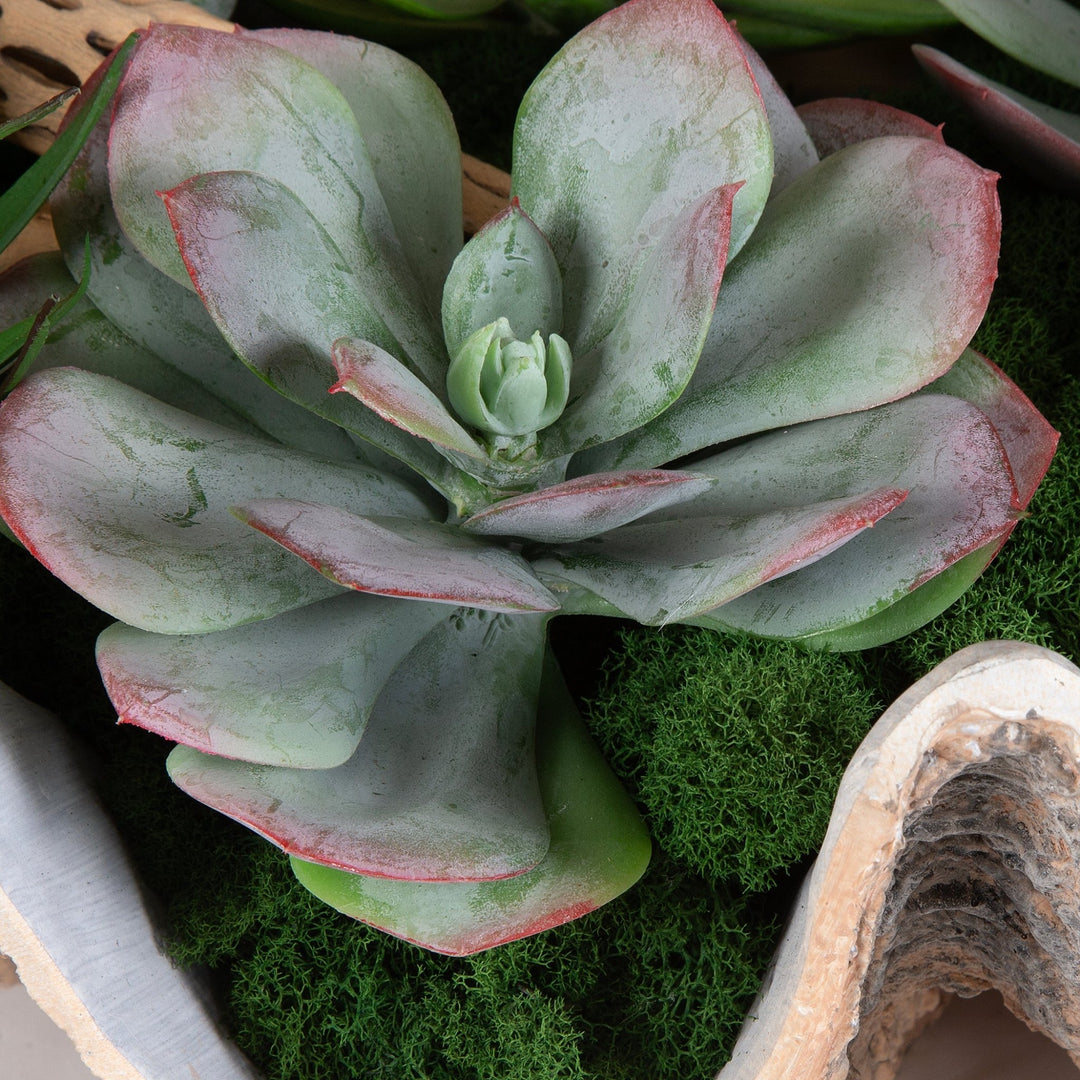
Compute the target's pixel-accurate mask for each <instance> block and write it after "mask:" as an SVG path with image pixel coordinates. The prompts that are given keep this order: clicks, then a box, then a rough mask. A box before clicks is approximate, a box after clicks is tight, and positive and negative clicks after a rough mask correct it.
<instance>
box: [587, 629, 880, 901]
mask: <svg viewBox="0 0 1080 1080" xmlns="http://www.w3.org/2000/svg"><path fill="white" fill-rule="evenodd" d="M607 671H608V678H607V683H606V685H605V687H604V689H603V692H602V693H601V694H600V695H599V696H598V698H597V699H596V701H595V702H594V704H593V707H592V710H591V716H592V721H593V724H594V727H595V730H596V732H597V734H598V737H599V738H600V741H601V744H602V746H603V748H604V750H605V753H606V755H607V757H608V759H609V761H611V762H612V763H613V766H614V768H615V769H616V770H617V771H618V772H619V773H620V774H621V775H623V776H625V777H627V778H628V780H629V782H630V783H631V784H632V786H633V788H634V789H636V793H637V796H638V798H639V799H640V801H641V803H642V804H643V806H644V809H645V815H646V821H647V823H648V825H649V830H650V832H651V833H652V835H653V837H654V838H655V839H656V841H657V842H658V843H659V844H660V846H661V847H662V848H663V849H664V850H665V851H667V852H668V853H669V854H670V855H672V856H673V857H674V858H676V859H678V860H680V861H681V862H683V863H685V865H687V866H689V867H691V868H692V869H693V870H695V871H696V872H698V873H700V874H702V875H704V876H705V877H707V878H710V879H713V880H719V881H727V880H734V881H737V882H738V884H739V886H741V887H742V888H743V889H746V890H751V891H759V890H762V889H766V888H769V887H770V886H771V885H773V884H775V882H776V880H777V877H778V875H781V876H782V873H783V871H784V870H785V869H786V868H788V867H790V866H791V865H792V864H794V863H797V862H798V861H799V860H800V859H802V858H804V857H805V856H806V855H808V854H809V853H810V852H811V851H813V850H814V849H815V848H816V847H817V846H818V845H819V844H820V843H821V840H822V838H823V837H824V835H825V828H826V826H827V824H828V820H829V813H830V812H831V809H832V801H833V798H834V797H835V794H836V788H837V785H838V784H839V782H840V776H841V775H842V773H843V771H844V768H845V767H846V765H847V762H848V760H849V759H850V757H851V755H852V753H853V752H854V751H855V748H856V747H857V746H858V745H859V743H860V742H861V741H862V738H863V736H864V735H865V734H866V732H867V731H868V730H869V727H870V724H871V723H872V722H873V720H874V718H875V717H876V716H877V715H878V713H880V712H881V709H882V707H883V705H884V702H883V700H882V699H881V697H880V696H879V694H878V693H877V692H876V691H875V690H874V688H873V685H872V682H871V681H870V680H868V679H867V677H866V671H865V663H864V661H863V660H862V659H861V658H860V657H858V656H854V657H852V656H847V655H837V654H830V653H816V652H806V651H803V650H800V649H798V648H796V647H794V646H792V645H788V644H784V643H776V642H768V641H756V640H752V639H745V638H732V637H724V636H721V635H719V634H716V633H713V632H711V631H708V630H697V629H692V628H688V627H679V628H671V629H669V630H667V631H654V630H649V629H647V628H643V627H637V628H634V629H628V630H626V631H625V632H624V633H623V635H622V639H621V648H620V649H619V650H618V651H617V652H616V653H615V654H614V655H613V656H612V658H611V660H610V662H609V665H608V669H607Z"/></svg>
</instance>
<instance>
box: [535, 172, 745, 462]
mask: <svg viewBox="0 0 1080 1080" xmlns="http://www.w3.org/2000/svg"><path fill="white" fill-rule="evenodd" d="M737 190H738V186H737V185H734V184H731V185H727V186H726V187H721V188H716V189H715V190H713V191H710V192H708V193H707V194H705V195H703V196H702V197H701V198H700V199H698V200H697V201H696V202H694V203H692V204H690V206H688V207H686V208H685V209H683V210H682V211H681V212H680V213H679V214H678V215H677V216H676V217H675V218H674V219H673V220H671V221H669V222H668V223H667V226H666V228H665V230H664V235H663V236H662V237H661V238H660V239H659V240H658V241H657V242H656V244H654V245H653V246H652V247H651V248H650V250H649V251H648V253H647V255H646V257H645V259H644V262H643V265H642V267H641V270H640V272H639V273H638V275H637V278H636V280H635V281H634V284H633V288H632V291H631V293H630V296H629V299H628V302H627V304H626V306H625V307H624V309H623V310H622V312H621V313H620V315H619V317H618V319H617V320H616V322H615V325H614V327H613V328H612V330H611V333H610V334H608V335H607V336H606V337H605V338H604V339H603V340H602V341H601V342H600V343H599V344H597V345H596V347H595V348H593V349H592V350H591V351H590V352H588V353H586V354H585V355H583V356H582V355H578V354H575V356H574V366H573V370H572V373H571V383H570V401H569V403H568V404H567V407H566V410H565V411H564V412H563V414H562V416H561V417H560V418H559V419H558V420H556V421H555V423H554V424H552V425H551V427H550V428H547V429H546V430H545V431H543V432H542V433H541V434H540V437H539V445H540V447H541V448H542V452H543V453H544V455H545V456H547V457H558V456H560V455H562V454H569V453H573V452H575V451H577V450H580V449H581V448H582V447H586V446H591V445H594V444H596V443H600V442H606V441H607V440H609V439H614V438H616V437H618V436H619V435H622V434H623V433H624V432H627V431H632V430H634V429H635V428H638V427H640V426H641V425H643V424H645V423H647V422H648V421H649V420H650V419H652V418H653V417H654V416H656V415H657V414H658V413H662V412H663V411H664V410H665V409H667V408H668V407H669V406H670V405H671V403H672V402H674V401H675V400H676V399H677V398H678V396H679V395H680V394H681V393H682V392H683V389H684V388H685V386H686V384H687V382H688V381H689V379H690V377H691V375H692V374H693V372H694V368H695V366H696V364H697V362H698V356H699V354H700V353H701V348H702V344H703V343H704V341H705V336H706V334H707V333H708V330H709V324H710V321H711V319H712V317H713V309H714V307H715V305H716V296H717V292H718V291H719V289H720V279H721V278H722V277H723V275H724V265H725V259H726V255H727V251H728V244H729V240H730V229H731V212H732V200H733V198H738V195H737Z"/></svg>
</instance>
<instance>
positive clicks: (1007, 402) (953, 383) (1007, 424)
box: [926, 349, 1058, 509]
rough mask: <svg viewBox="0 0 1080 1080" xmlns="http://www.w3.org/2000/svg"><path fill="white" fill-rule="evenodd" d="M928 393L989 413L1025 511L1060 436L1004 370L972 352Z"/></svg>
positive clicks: (933, 384) (1020, 502)
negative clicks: (957, 399) (946, 395)
mask: <svg viewBox="0 0 1080 1080" xmlns="http://www.w3.org/2000/svg"><path fill="white" fill-rule="evenodd" d="M926 389H927V391H928V392H930V393H940V394H952V395H954V396H955V397H959V398H963V399H964V400H965V401H970V402H972V404H974V405H978V406H979V408H980V409H982V411H983V412H984V413H986V415H987V416H988V417H989V418H990V422H991V423H992V424H993V425H994V430H995V431H997V433H998V436H999V437H1000V439H1001V441H1002V443H1003V444H1004V446H1005V453H1006V454H1007V456H1008V458H1009V467H1010V468H1011V469H1012V474H1013V479H1014V480H1015V481H1016V490H1017V500H1018V502H1019V505H1020V507H1021V509H1023V508H1026V507H1027V504H1028V503H1029V502H1030V501H1031V497H1032V496H1033V495H1034V494H1035V489H1036V488H1037V487H1038V486H1039V484H1040V483H1042V478H1043V477H1044V476H1045V475H1046V470H1047V469H1048V468H1049V467H1050V462H1051V460H1052V459H1053V457H1054V451H1055V449H1056V448H1057V443H1058V433H1057V432H1056V431H1055V430H1054V429H1053V428H1052V427H1051V426H1050V424H1049V423H1048V422H1047V420H1046V417H1044V416H1043V414H1042V413H1041V412H1039V410H1038V409H1036V408H1035V406H1034V405H1032V403H1031V401H1030V399H1029V398H1028V397H1027V395H1026V394H1025V393H1024V392H1023V391H1022V390H1021V389H1020V387H1018V386H1017V385H1016V383H1014V382H1013V381H1012V379H1010V378H1009V377H1008V375H1006V374H1005V372H1004V371H1002V370H1001V368H999V367H998V366H997V365H996V364H995V363H993V362H992V361H990V360H988V359H987V358H986V357H985V356H982V355H981V354H980V353H977V352H975V350H974V349H967V350H965V351H964V354H963V355H962V356H961V357H960V359H959V360H958V361H957V362H956V363H955V364H954V365H953V366H952V368H950V369H949V371H948V372H947V373H946V374H945V375H943V376H942V377H941V378H940V379H938V380H937V381H936V382H933V383H931V384H930V385H929V386H928V387H927V388H926Z"/></svg>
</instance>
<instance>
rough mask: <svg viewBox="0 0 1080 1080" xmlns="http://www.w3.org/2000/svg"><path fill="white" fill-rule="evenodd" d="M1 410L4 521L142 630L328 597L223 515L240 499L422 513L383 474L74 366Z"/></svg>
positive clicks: (39, 380)
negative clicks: (247, 431) (309, 500)
mask: <svg viewBox="0 0 1080 1080" xmlns="http://www.w3.org/2000/svg"><path fill="white" fill-rule="evenodd" d="M0 408H2V411H0V415H2V417H3V421H2V423H0V477H2V479H3V483H2V485H0V487H2V493H0V513H2V514H3V517H4V519H5V520H6V521H7V523H8V525H9V526H10V527H11V529H12V531H13V532H14V533H15V534H16V535H17V536H18V537H19V539H20V540H21V541H22V542H23V543H24V544H25V545H26V546H27V547H28V548H29V549H30V550H31V551H32V552H33V553H34V555H35V556H36V557H37V559H38V560H39V561H40V562H42V563H44V565H45V566H47V567H48V568H49V569H50V570H51V571H52V572H53V573H54V574H56V575H57V577H59V578H61V579H62V580H63V581H65V582H66V583H67V584H68V585H70V586H71V587H72V588H74V589H76V590H77V591H78V592H80V593H81V594H82V595H83V596H85V597H87V598H88V599H90V600H91V601H92V602H93V603H94V604H96V605H97V606H98V607H100V608H102V609H103V610H105V611H107V612H109V613H110V614H112V615H113V616H114V617H116V618H119V619H121V620H123V621H124V622H127V623H131V624H132V625H133V626H138V627H140V628H142V629H144V630H153V631H160V632H166V633H205V632H207V631H210V630H219V629H224V628H226V627H229V626H235V625H237V624H239V623H243V622H249V621H251V620H252V619H259V618H266V617H267V616H270V615H275V614H279V613H281V612H283V611H288V610H290V609H292V608H296V607H300V606H302V605H304V604H307V603H310V602H312V601H313V600H318V599H322V598H324V597H326V596H330V595H332V594H333V593H334V592H335V587H334V586H332V585H331V584H330V583H329V582H327V581H326V579H325V578H322V577H320V576H319V575H318V574H312V573H311V571H310V569H309V568H307V567H305V566H304V565H303V563H300V562H298V561H297V560H295V559H293V558H291V557H290V556H288V555H287V554H286V553H285V552H283V551H281V549H280V548H278V547H276V546H275V545H273V544H269V543H267V542H266V540H265V539H264V538H262V537H259V536H258V535H257V534H256V533H254V532H252V531H251V530H248V529H245V528H244V527H243V525H241V524H240V523H239V522H237V521H236V520H235V518H233V517H232V515H231V514H230V513H229V507H230V506H232V505H234V504H236V503H238V502H242V501H243V500H245V499H250V498H253V497H254V498H259V497H278V496H286V497H296V496H299V495H305V496H309V497H310V496H313V497H316V498H319V497H322V498H325V499H331V498H332V499H335V500H336V501H337V502H338V503H339V504H341V505H348V506H351V508H352V509H355V510H358V511H362V512H363V511H368V510H371V511H374V512H376V513H387V512H389V513H394V514H397V513H400V514H414V515H417V516H427V514H428V510H427V507H426V504H425V502H424V501H423V500H422V499H421V498H420V497H419V496H418V495H416V494H415V493H413V492H412V491H411V490H410V489H409V488H407V487H406V486H405V485H404V484H401V483H400V482H398V481H396V480H394V479H392V478H390V477H387V476H384V475H381V474H379V473H374V472H371V471H369V470H364V469H362V468H359V467H358V466H344V465H340V464H336V463H331V462H327V461H325V460H321V459H318V458H314V457H310V456H308V455H305V454H301V453H300V452H299V451H294V450H289V449H287V448H285V447H282V446H279V445H276V444H274V443H271V442H268V441H266V440H264V439H257V438H252V437H251V436H246V435H242V434H239V433H237V432H234V431H231V430H229V429H227V428H222V427H219V426H217V425H216V424H211V423H210V422H208V421H204V420H200V419H198V418H197V417H194V416H191V415H190V414H188V413H183V412H180V411H179V410H177V409H173V408H172V407H171V406H168V405H163V404H162V403H161V402H158V401H155V400H154V399H153V398H150V397H147V396H146V395H144V394H141V393H139V392H138V391H136V390H133V389H131V388H130V387H127V386H125V385H124V384H123V383H118V382H114V381H113V380H112V379H107V378H104V377H102V376H99V375H92V374H90V373H88V372H84V371H78V370H76V369H74V368H54V369H52V370H49V371H43V372H39V373H38V374H36V375H34V376H32V377H31V378H29V379H27V380H26V381H25V382H23V383H22V384H20V385H19V386H18V387H17V388H16V389H15V390H14V391H13V392H12V394H11V395H10V396H9V397H8V398H7V400H6V401H5V402H4V404H3V406H2V407H0ZM73 447H77V449H73Z"/></svg>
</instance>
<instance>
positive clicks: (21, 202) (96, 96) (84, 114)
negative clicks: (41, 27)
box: [0, 34, 135, 251]
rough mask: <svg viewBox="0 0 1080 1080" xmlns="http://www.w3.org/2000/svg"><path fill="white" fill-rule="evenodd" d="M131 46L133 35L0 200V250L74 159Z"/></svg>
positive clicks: (105, 102)
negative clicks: (84, 100) (44, 147)
mask: <svg viewBox="0 0 1080 1080" xmlns="http://www.w3.org/2000/svg"><path fill="white" fill-rule="evenodd" d="M134 45H135V35H134V34H132V35H131V36H130V37H129V38H128V39H127V40H126V41H125V42H124V44H123V45H121V46H120V49H119V50H118V51H117V53H116V56H115V57H114V59H113V62H112V63H111V64H110V65H109V68H108V70H107V71H106V72H105V75H104V77H103V78H102V80H101V81H100V82H99V83H98V85H97V86H96V88H95V89H94V91H93V93H92V94H91V95H90V96H89V97H88V98H87V99H86V102H85V104H82V105H81V106H80V107H79V108H78V109H77V110H76V111H75V113H74V115H73V116H72V117H71V119H70V120H69V122H68V124H67V127H65V128H64V130H63V131H62V132H61V133H60V135H59V136H58V137H57V139H56V142H54V143H53V145H52V146H51V147H50V148H49V149H48V150H46V151H45V153H44V154H42V155H41V157H40V158H39V159H38V160H37V161H35V162H34V164H33V165H31V166H30V168H29V169H27V170H26V172H24V173H23V174H22V176H20V177H19V179H18V180H16V181H15V183H14V184H12V185H11V187H10V188H8V190H7V191H6V192H5V193H4V195H3V197H0V251H2V250H3V249H4V248H6V247H7V246H8V244H10V243H11V242H12V240H14V239H15V237H16V236H18V235H19V233H20V232H22V230H23V228H24V227H25V226H26V223H27V222H28V221H29V220H30V219H31V218H32V217H33V216H34V214H36V213H37V211H38V209H39V208H40V207H41V205H42V203H44V202H45V200H46V199H47V198H48V196H49V192H50V191H52V189H53V188H54V187H56V185H57V183H59V181H60V177H62V176H63V175H64V173H66V172H67V170H68V168H69V167H70V165H71V163H72V162H73V161H74V160H75V156H76V155H77V154H78V152H79V149H80V148H81V147H82V144H83V143H84V142H85V141H86V138H87V136H88V135H89V134H90V131H91V130H92V129H93V127H94V125H95V124H96V123H97V121H98V118H99V117H100V116H101V114H102V113H103V112H104V111H105V106H106V105H108V103H109V100H110V99H111V98H112V95H113V91H115V90H116V87H117V84H118V83H119V82H120V76H121V75H122V74H123V70H124V64H125V63H126V62H127V58H128V54H129V53H130V52H131V50H132V48H133V47H134Z"/></svg>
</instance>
